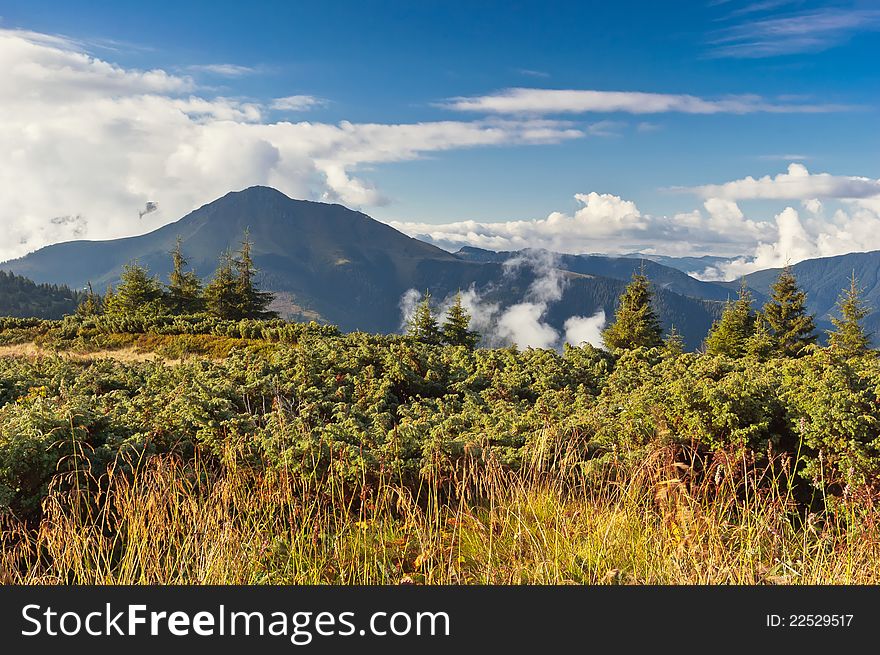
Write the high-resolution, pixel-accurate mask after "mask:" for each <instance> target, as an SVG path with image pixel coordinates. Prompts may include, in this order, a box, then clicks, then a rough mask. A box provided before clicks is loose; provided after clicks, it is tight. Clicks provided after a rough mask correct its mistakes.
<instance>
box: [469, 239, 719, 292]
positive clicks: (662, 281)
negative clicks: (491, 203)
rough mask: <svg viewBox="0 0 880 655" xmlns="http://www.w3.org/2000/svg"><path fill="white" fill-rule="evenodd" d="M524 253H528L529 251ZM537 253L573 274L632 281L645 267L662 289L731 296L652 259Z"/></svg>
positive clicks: (472, 257)
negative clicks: (550, 258) (634, 274)
mask: <svg viewBox="0 0 880 655" xmlns="http://www.w3.org/2000/svg"><path fill="white" fill-rule="evenodd" d="M522 252H526V253H527V252H529V251H522ZM535 252H536V253H539V254H543V255H544V256H547V255H549V256H551V257H552V258H553V260H554V261H555V262H556V265H557V266H558V267H559V268H561V269H563V270H566V271H571V272H572V273H582V274H584V275H601V276H603V277H609V278H612V279H615V280H626V281H629V279H630V278H631V277H632V274H633V272H635V271H638V270H639V269H640V268H641V267H642V266H644V269H645V274H646V275H647V276H648V277H649V278H650V279H651V281H652V282H653V283H654V284H655V285H657V286H658V287H659V288H661V289H666V290H668V291H672V292H675V293H679V294H682V295H685V296H690V297H692V298H701V299H703V300H720V301H725V300H727V299H728V298H729V297H730V296H731V293H730V290H729V289H727V288H725V287H723V286H721V285H719V284H713V283H712V282H702V281H700V280H696V279H694V278H692V277H690V276H689V275H687V274H686V273H683V272H682V271H680V270H678V269H677V268H674V267H671V266H665V265H663V264H660V263H657V262H655V261H653V260H651V259H648V258H640V257H638V256H630V257H606V256H604V255H563V254H560V253H548V252H547V251H540V250H539V251H535ZM455 254H456V255H457V256H459V257H461V258H462V259H466V260H468V261H478V262H504V261H507V260H508V259H510V258H512V257H515V256H517V255H520V254H521V253H517V252H494V251H492V250H483V249H482V248H473V247H470V246H466V247H464V248H462V249H461V250H459V251H458V252H456V253H455Z"/></svg>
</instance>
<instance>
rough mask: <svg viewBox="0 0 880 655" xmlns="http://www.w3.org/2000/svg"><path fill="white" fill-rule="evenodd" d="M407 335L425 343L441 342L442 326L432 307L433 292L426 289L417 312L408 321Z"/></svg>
mask: <svg viewBox="0 0 880 655" xmlns="http://www.w3.org/2000/svg"><path fill="white" fill-rule="evenodd" d="M406 333H407V336H410V337H412V338H414V339H416V340H418V341H421V342H423V343H431V344H439V343H440V340H441V334H440V328H439V326H438V325H437V319H436V318H435V317H434V310H432V309H431V293H430V292H429V291H425V296H424V298H422V301H421V302H420V303H419V304H418V305H417V306H416V309H415V312H413V315H412V317H411V318H410V319H409V321H408V322H407V331H406Z"/></svg>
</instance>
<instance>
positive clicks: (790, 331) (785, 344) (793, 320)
mask: <svg viewBox="0 0 880 655" xmlns="http://www.w3.org/2000/svg"><path fill="white" fill-rule="evenodd" d="M806 307H807V294H805V293H804V292H803V291H802V290H801V289H800V288H799V287H798V284H797V280H796V279H795V276H794V273H792V270H791V267H790V266H786V267H785V268H783V269H782V272H781V273H780V274H779V278H778V279H777V280H776V282H774V283H773V285H772V286H771V287H770V299H769V300H768V301H767V304H765V305H764V308H763V310H762V311H761V316H762V319H763V322H764V324H765V325H766V327H767V330H768V332H769V333H770V337H771V339H772V341H773V348H774V349H775V350H776V351H777V352H778V353H779V354H781V355H785V356H789V357H791V356H796V355H798V354H800V353H801V351H802V350H803V348H804V347H805V346H808V345H810V344H812V343H815V342H816V335H815V334H814V333H815V330H816V326H815V324H814V322H813V317H812V316H811V315H810V314H808V313H807V309H806Z"/></svg>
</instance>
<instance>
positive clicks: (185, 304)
mask: <svg viewBox="0 0 880 655" xmlns="http://www.w3.org/2000/svg"><path fill="white" fill-rule="evenodd" d="M171 263H172V270H171V274H170V275H169V276H168V284H167V285H166V288H167V289H168V295H167V296H166V300H167V302H168V308H169V309H170V310H171V312H172V313H174V314H193V313H195V312H199V311H201V310H202V309H203V308H204V299H203V298H202V281H201V280H200V279H199V276H198V275H196V274H195V272H194V271H184V270H183V269H184V268H185V267H186V265H187V261H186V258H185V257H184V256H183V250H182V247H181V242H180V237H177V243H176V245H175V246H174V250H172V251H171Z"/></svg>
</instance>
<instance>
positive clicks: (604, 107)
mask: <svg viewBox="0 0 880 655" xmlns="http://www.w3.org/2000/svg"><path fill="white" fill-rule="evenodd" d="M441 106H443V107H446V108H447V109H453V110H455V111H467V112H480V113H492V114H584V113H590V112H599V113H610V112H624V113H628V114H661V113H667V112H678V113H685V114H754V113H774V114H792V113H820V112H831V111H844V110H847V109H851V108H850V107H846V106H844V105H835V104H812V103H805V102H781V101H770V100H767V99H765V98H762V97H761V96H756V95H736V96H726V97H722V98H716V99H706V98H700V97H697V96H693V95H683V94H670V93H644V92H639V91H595V90H578V89H531V88H513V89H504V90H503V91H499V92H497V93H493V94H489V95H483V96H471V97H458V98H451V99H449V100H448V101H446V102H445V103H442V104H441Z"/></svg>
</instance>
